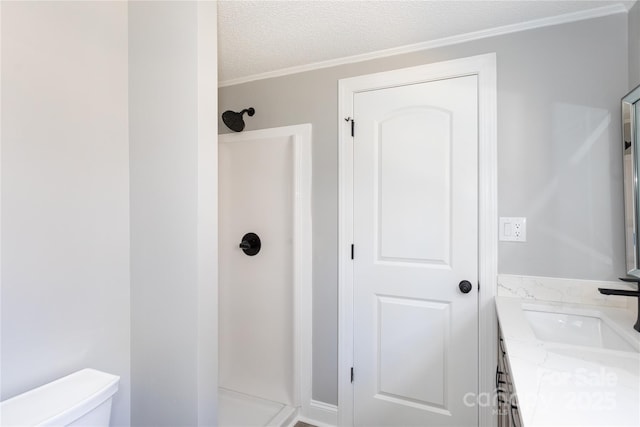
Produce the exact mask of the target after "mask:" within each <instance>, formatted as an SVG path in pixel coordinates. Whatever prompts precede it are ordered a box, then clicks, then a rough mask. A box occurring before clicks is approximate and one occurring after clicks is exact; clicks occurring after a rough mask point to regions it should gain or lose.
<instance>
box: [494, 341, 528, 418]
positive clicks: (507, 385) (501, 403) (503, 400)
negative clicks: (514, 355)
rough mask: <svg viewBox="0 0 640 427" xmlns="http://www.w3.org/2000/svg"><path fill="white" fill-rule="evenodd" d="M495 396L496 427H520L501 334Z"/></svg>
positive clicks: (518, 413)
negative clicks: (496, 408)
mask: <svg viewBox="0 0 640 427" xmlns="http://www.w3.org/2000/svg"><path fill="white" fill-rule="evenodd" d="M496 395H497V401H498V405H497V406H498V427H521V426H522V421H521V419H520V412H519V411H518V401H517V398H516V393H515V388H514V387H513V380H512V377H511V369H510V368H509V359H508V358H507V350H506V348H505V345H504V340H503V339H502V332H501V331H499V336H498V366H497V368H496Z"/></svg>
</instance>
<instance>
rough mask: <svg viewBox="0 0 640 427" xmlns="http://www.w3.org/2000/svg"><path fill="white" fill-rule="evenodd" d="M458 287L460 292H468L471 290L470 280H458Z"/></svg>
mask: <svg viewBox="0 0 640 427" xmlns="http://www.w3.org/2000/svg"><path fill="white" fill-rule="evenodd" d="M458 287H459V288H460V292H462V293H463V294H468V293H469V292H470V291H471V288H473V286H472V285H471V282H469V281H468V280H463V281H462V282H460V284H459V285H458Z"/></svg>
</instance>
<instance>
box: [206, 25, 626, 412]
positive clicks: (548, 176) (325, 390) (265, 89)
mask: <svg viewBox="0 0 640 427" xmlns="http://www.w3.org/2000/svg"><path fill="white" fill-rule="evenodd" d="M488 52H496V53H497V65H498V167H499V170H498V179H499V182H498V186H499V187H498V194H499V213H500V215H501V216H524V217H527V220H528V225H527V234H528V236H527V238H528V239H527V242H526V243H510V242H509V243H507V242H504V243H502V242H501V243H500V245H499V272H500V273H502V274H522V275H537V276H550V277H570V278H584V279H603V280H609V279H611V280H613V279H615V278H616V277H618V276H619V275H622V274H624V271H625V270H624V246H623V215H622V203H623V202H622V181H621V179H622V178H621V177H622V174H621V157H620V156H621V153H620V149H619V144H618V143H617V142H618V141H619V137H620V135H619V132H620V131H619V128H620V126H619V120H620V118H619V100H620V97H621V96H622V95H623V94H624V93H625V92H626V91H627V80H628V61H627V53H628V49H627V15H626V14H617V15H613V16H608V17H603V18H598V19H592V20H588V21H582V22H576V23H569V24H564V25H559V26H552V27H546V28H540V29H534V30H529V31H525V32H519V33H513V34H509V35H504V36H499V37H493V38H488V39H484V40H478V41H473V42H468V43H463V44H458V45H453V46H447V47H442V48H438V49H431V50H426V51H421V52H415V53H410V54H404V55H399V56H395V57H389V58H383V59H377V60H372V61H366V62H361V63H355V64H348V65H342V66H337V67H333V68H326V69H321V70H316V71H309V72H305V73H300V74H294V75H290V76H283V77H279V78H272V79H267V80H261V81H256V82H250V83H245V84H241V85H236V86H232V87H224V88H221V89H220V92H219V110H220V111H225V110H227V109H232V110H236V111H238V110H240V109H242V108H246V107H255V109H256V114H255V116H254V117H251V118H247V130H253V129H261V128H269V127H274V126H285V125H292V124H298V123H307V122H309V123H312V124H313V132H314V133H313V218H314V224H313V239H314V240H313V246H314V255H313V275H314V277H313V299H314V301H313V302H314V310H313V313H314V314H313V321H314V329H313V360H314V365H313V398H314V399H316V400H320V401H323V402H328V403H333V404H335V403H337V378H336V372H337V318H338V315H337V301H338V297H337V234H338V232H337V230H338V227H337V226H338V224H337V209H338V207H337V189H338V173H337V166H338V154H337V153H338V150H337V139H338V137H337V135H338V129H337V126H338V120H337V117H336V116H337V105H338V98H337V82H338V80H339V79H342V78H346V77H351V76H357V75H362V74H368V73H373V72H379V71H385V70H392V69H397V68H402V67H408V66H413V65H419V64H426V63H430V62H437V61H444V60H448V59H455V58H461V57H466V56H472V55H477V54H482V53H488ZM219 128H220V130H221V131H222V132H225V131H227V132H228V129H227V128H226V127H225V126H224V125H223V124H222V123H220V124H219Z"/></svg>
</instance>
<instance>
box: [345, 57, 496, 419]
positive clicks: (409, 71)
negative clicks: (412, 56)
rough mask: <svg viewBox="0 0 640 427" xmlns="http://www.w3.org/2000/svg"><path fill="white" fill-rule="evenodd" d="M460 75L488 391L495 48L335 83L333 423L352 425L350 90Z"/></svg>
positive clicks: (492, 339) (482, 376) (484, 411)
mask: <svg viewBox="0 0 640 427" xmlns="http://www.w3.org/2000/svg"><path fill="white" fill-rule="evenodd" d="M463 75H477V76H478V97H479V99H478V113H479V117H478V124H479V130H478V178H479V179H478V198H479V203H478V212H479V220H478V233H479V236H478V237H479V263H478V278H479V283H480V284H481V292H480V293H479V297H478V305H479V312H478V316H479V322H478V323H479V326H478V334H479V343H478V345H479V392H480V393H483V392H488V393H492V392H493V388H494V387H493V375H494V374H495V363H496V361H497V355H496V349H495V347H496V345H495V344H496V342H497V323H496V317H495V309H494V304H493V300H494V297H495V295H496V278H497V259H498V244H497V239H496V236H497V232H498V230H497V222H498V208H497V206H498V203H497V200H498V193H497V104H496V90H497V88H496V55H495V53H490V54H485V55H478V56H472V57H468V58H462V59H457V60H452V61H446V62H439V63H434V64H428V65H421V66H418V67H411V68H405V69H401V70H395V71H390V72H384V73H377V74H369V75H366V76H359V77H353V78H349V79H343V80H340V81H339V84H338V123H339V126H340V127H341V128H340V131H339V142H338V150H339V152H338V159H339V161H338V174H339V178H338V182H339V184H338V194H339V197H338V203H339V215H338V242H339V246H338V257H339V258H338V299H339V307H338V324H339V327H338V408H339V411H338V425H340V426H351V425H353V387H352V384H351V381H350V375H349V374H350V372H349V370H350V368H351V366H353V333H354V331H353V263H352V262H351V256H350V250H348V249H350V247H351V243H352V242H353V238H352V237H353V139H352V138H351V133H350V126H347V125H346V124H345V121H344V118H345V117H353V113H352V112H353V97H354V94H355V93H358V92H362V91H367V90H376V89H382V88H386V87H392V86H399V85H407V84H414V83H422V82H427V81H432V80H438V79H442V78H451V77H456V76H463ZM492 412H493V411H492V408H491V407H487V408H479V425H481V426H493V425H495V423H496V420H495V416H494V415H493V413H492Z"/></svg>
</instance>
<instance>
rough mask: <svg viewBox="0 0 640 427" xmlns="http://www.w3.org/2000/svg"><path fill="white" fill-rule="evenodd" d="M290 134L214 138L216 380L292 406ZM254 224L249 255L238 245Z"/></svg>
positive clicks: (240, 390) (292, 179) (293, 297)
mask: <svg viewBox="0 0 640 427" xmlns="http://www.w3.org/2000/svg"><path fill="white" fill-rule="evenodd" d="M294 144H295V139H294V138H293V137H292V136H279V137H267V138H265V137H260V136H259V133H257V136H256V137H255V138H249V139H243V140H230V141H225V140H224V139H221V142H220V144H219V197H220V198H219V206H220V208H219V213H220V222H219V224H220V225H219V227H220V237H219V239H220V240H219V261H220V276H219V277H220V290H219V292H220V293H219V300H220V311H219V319H220V342H219V348H220V368H219V372H220V387H223V388H227V389H231V390H234V391H237V392H241V393H245V394H249V395H253V396H257V397H261V398H263V399H267V400H272V401H277V402H281V403H284V404H286V405H290V406H296V404H297V403H296V402H295V400H296V399H295V383H294V381H295V363H296V361H295V345H296V343H295V336H294V334H295V303H294V299H295V294H296V293H295V289H294V256H293V255H294V254H293V244H294V201H295V194H294V166H295V164H294V160H295V155H294V154H295V151H294V150H295V145H294ZM248 232H253V233H256V234H258V236H259V237H260V239H261V241H262V249H261V251H260V252H259V253H258V254H257V255H255V256H247V255H245V254H244V252H243V251H242V250H241V249H240V248H239V247H238V245H239V243H240V241H241V240H242V237H243V236H244V235H245V234H246V233H248Z"/></svg>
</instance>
